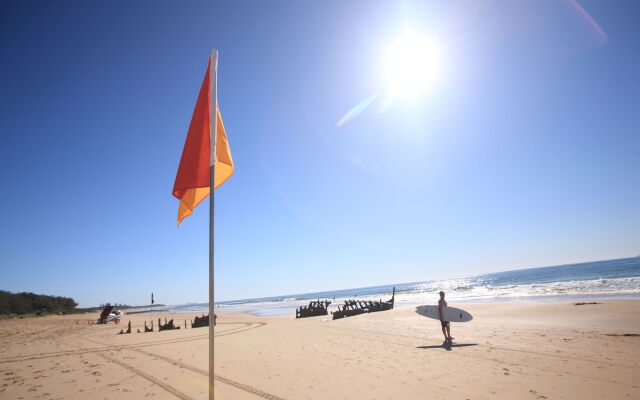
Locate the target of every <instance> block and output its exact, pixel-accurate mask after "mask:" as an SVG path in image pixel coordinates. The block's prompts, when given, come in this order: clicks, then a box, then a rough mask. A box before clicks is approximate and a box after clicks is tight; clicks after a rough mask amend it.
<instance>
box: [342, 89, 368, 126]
mask: <svg viewBox="0 0 640 400" xmlns="http://www.w3.org/2000/svg"><path fill="white" fill-rule="evenodd" d="M377 97H378V93H374V94H372V95H371V96H369V97H367V98H366V99H364V100H362V101H361V102H360V103H358V104H357V105H356V106H355V107H353V108H352V109H351V110H350V111H349V112H348V113H346V114H345V115H344V116H343V117H342V118H340V121H338V123H337V124H336V126H342V125H343V124H345V123H347V122H349V121H351V120H352V119H353V118H355V117H356V116H357V115H358V114H360V113H361V112H363V111H364V110H365V109H366V108H367V107H368V106H369V104H371V103H372V102H373V101H374V100H375V99H376V98H377Z"/></svg>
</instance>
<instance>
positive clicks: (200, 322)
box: [118, 314, 218, 335]
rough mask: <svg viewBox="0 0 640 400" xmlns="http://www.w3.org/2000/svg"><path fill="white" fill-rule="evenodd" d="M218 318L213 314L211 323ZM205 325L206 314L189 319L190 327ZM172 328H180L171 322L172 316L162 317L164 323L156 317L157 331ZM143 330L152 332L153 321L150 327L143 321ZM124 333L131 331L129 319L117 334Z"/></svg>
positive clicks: (207, 318)
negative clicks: (169, 318) (124, 327)
mask: <svg viewBox="0 0 640 400" xmlns="http://www.w3.org/2000/svg"><path fill="white" fill-rule="evenodd" d="M217 318H218V316H217V315H215V314H214V315H213V325H215V324H216V319H217ZM205 326H209V316H208V315H204V314H203V315H202V317H195V320H194V321H191V328H202V327H205ZM174 329H180V326H177V325H175V324H174V322H173V318H172V319H171V320H169V321H167V317H165V318H164V324H163V323H162V320H161V319H160V318H158V332H162V331H170V330H174ZM184 329H187V320H186V319H185V320H184ZM144 331H145V332H153V321H151V327H149V326H147V321H144ZM125 333H131V321H129V324H128V325H127V330H126V331H125V330H124V329H121V330H120V332H119V333H118V335H123V334H125ZM138 333H141V332H140V329H138Z"/></svg>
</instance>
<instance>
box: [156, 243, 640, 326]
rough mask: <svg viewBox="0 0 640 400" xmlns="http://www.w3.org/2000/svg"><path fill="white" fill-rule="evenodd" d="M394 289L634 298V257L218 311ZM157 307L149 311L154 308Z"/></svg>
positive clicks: (410, 294) (415, 297)
mask: <svg viewBox="0 0 640 400" xmlns="http://www.w3.org/2000/svg"><path fill="white" fill-rule="evenodd" d="M394 287H395V289H396V297H395V305H396V307H400V306H408V305H420V304H436V303H437V300H438V292H439V291H441V290H443V291H444V292H446V298H447V301H448V302H449V303H456V302H457V303H461V302H494V301H518V300H520V301H521V300H538V301H540V300H543V301H553V300H567V301H575V300H597V299H604V298H621V299H640V256H639V257H633V258H622V259H617V260H605V261H594V262H586V263H580V264H568V265H558V266H553V267H542V268H530V269H520V270H514V271H503V272H495V273H490V274H483V275H476V276H467V277H462V278H454V279H443V280H434V281H422V282H410V283H395V284H389V285H382V286H371V287H363V288H352V289H342V290H333V291H327V292H315V293H302V294H292V295H284V296H273V297H263V298H255V299H244V300H233V301H222V302H220V303H218V304H217V307H216V310H218V311H248V312H250V313H252V314H256V315H280V314H292V315H294V314H295V309H296V308H297V307H300V306H302V305H307V304H308V303H309V301H310V300H317V299H321V300H323V299H329V300H330V301H331V302H332V304H331V306H330V307H329V309H330V310H333V309H335V307H337V306H338V305H341V304H342V303H343V302H344V300H345V299H348V298H357V299H359V300H380V299H382V300H389V298H390V297H391V292H392V290H393V288H394ZM157 311H159V310H155V312H157ZM162 311H166V312H203V313H207V312H208V304H207V303H192V304H182V305H176V306H169V307H167V308H166V309H165V310H162Z"/></svg>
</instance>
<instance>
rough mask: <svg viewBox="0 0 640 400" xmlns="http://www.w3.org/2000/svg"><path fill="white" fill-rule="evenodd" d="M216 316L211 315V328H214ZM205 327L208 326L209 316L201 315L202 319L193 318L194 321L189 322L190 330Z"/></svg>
mask: <svg viewBox="0 0 640 400" xmlns="http://www.w3.org/2000/svg"><path fill="white" fill-rule="evenodd" d="M217 318H218V316H217V315H215V314H213V326H216V319H217ZM205 326H209V315H204V314H202V317H195V319H194V320H193V321H192V322H191V327H192V328H202V327H205Z"/></svg>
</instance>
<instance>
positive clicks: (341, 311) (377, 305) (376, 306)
mask: <svg viewBox="0 0 640 400" xmlns="http://www.w3.org/2000/svg"><path fill="white" fill-rule="evenodd" d="M395 297H396V288H395V287H394V288H393V293H392V295H391V299H389V301H382V300H379V301H371V300H368V301H367V300H365V301H360V300H351V299H349V300H345V301H344V304H343V305H342V308H340V306H338V311H333V312H332V313H331V314H332V315H333V319H340V318H345V317H352V316H354V315H359V314H364V313H370V312H378V311H388V310H393V304H394V302H395Z"/></svg>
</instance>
